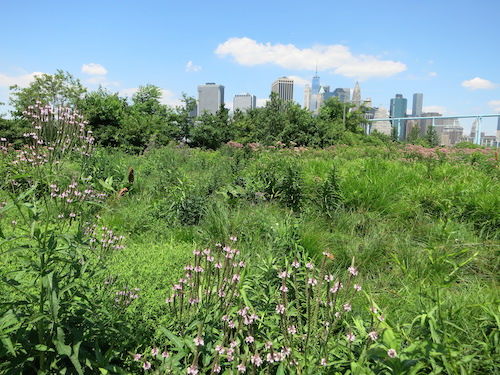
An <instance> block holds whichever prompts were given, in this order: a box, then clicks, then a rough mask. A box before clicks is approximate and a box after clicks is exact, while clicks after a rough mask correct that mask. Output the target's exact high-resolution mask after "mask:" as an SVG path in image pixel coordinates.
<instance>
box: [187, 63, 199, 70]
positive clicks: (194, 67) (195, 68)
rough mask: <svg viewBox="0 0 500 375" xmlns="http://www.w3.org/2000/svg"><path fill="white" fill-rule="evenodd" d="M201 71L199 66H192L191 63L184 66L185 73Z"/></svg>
mask: <svg viewBox="0 0 500 375" xmlns="http://www.w3.org/2000/svg"><path fill="white" fill-rule="evenodd" d="M200 70H201V66H199V65H194V64H193V62H192V61H189V62H188V63H187V64H186V72H199V71H200Z"/></svg>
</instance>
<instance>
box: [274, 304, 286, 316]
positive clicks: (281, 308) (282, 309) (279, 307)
mask: <svg viewBox="0 0 500 375" xmlns="http://www.w3.org/2000/svg"><path fill="white" fill-rule="evenodd" d="M276 312H277V313H278V314H284V313H285V305H276Z"/></svg>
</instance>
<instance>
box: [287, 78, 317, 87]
mask: <svg viewBox="0 0 500 375" xmlns="http://www.w3.org/2000/svg"><path fill="white" fill-rule="evenodd" d="M288 78H290V79H293V84H294V85H297V86H305V85H310V84H311V80H309V79H305V78H302V77H299V76H288Z"/></svg>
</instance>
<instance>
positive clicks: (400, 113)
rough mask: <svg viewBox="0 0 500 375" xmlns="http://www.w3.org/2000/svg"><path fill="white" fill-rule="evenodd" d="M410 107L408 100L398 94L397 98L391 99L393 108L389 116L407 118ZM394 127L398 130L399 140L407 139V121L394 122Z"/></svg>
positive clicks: (391, 107)
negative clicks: (407, 109)
mask: <svg viewBox="0 0 500 375" xmlns="http://www.w3.org/2000/svg"><path fill="white" fill-rule="evenodd" d="M407 106H408V100H407V99H405V98H403V95H401V94H396V97H395V98H393V99H391V106H390V110H389V114H390V115H391V117H392V118H402V117H406V108H407ZM392 126H394V127H396V128H397V130H398V139H399V140H404V139H406V121H405V120H401V119H400V120H394V121H392Z"/></svg>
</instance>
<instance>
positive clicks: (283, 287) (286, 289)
mask: <svg viewBox="0 0 500 375" xmlns="http://www.w3.org/2000/svg"><path fill="white" fill-rule="evenodd" d="M280 290H281V291H282V292H283V293H286V292H288V287H287V286H286V285H282V286H281V287H280Z"/></svg>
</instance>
